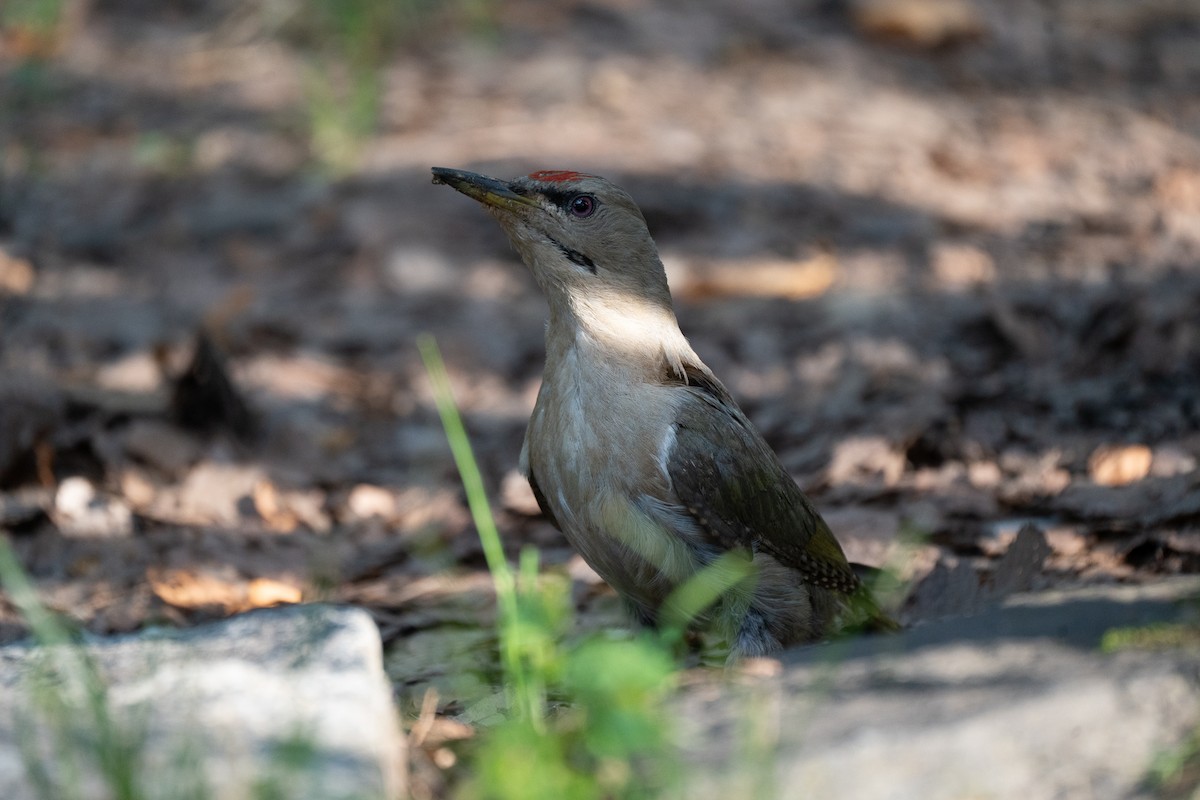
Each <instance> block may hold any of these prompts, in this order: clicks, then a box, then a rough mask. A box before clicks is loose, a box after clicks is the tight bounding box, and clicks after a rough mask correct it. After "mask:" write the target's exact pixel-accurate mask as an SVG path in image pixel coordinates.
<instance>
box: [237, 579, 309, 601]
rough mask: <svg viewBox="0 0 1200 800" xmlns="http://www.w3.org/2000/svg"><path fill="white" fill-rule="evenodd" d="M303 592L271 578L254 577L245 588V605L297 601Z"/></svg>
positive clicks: (300, 598)
mask: <svg viewBox="0 0 1200 800" xmlns="http://www.w3.org/2000/svg"><path fill="white" fill-rule="evenodd" d="M302 599H303V593H302V592H301V591H300V589H298V588H297V587H295V586H292V585H291V584H289V583H284V582H283V581H277V580H272V579H271V578H255V579H254V580H252V581H250V586H249V587H248V588H247V590H246V605H248V606H249V607H250V608H266V607H268V606H277V605H281V604H285V603H299V602H300V601H301V600H302Z"/></svg>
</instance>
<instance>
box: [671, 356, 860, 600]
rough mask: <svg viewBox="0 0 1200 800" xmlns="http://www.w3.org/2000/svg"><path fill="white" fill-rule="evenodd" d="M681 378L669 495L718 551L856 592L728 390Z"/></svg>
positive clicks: (846, 568)
mask: <svg viewBox="0 0 1200 800" xmlns="http://www.w3.org/2000/svg"><path fill="white" fill-rule="evenodd" d="M688 378H689V384H688V385H687V387H686V388H683V389H682V391H684V392H685V393H686V394H685V396H684V399H683V402H682V403H681V405H680V408H679V411H678V414H677V416H676V424H675V444H674V447H672V448H671V449H670V452H669V453H668V454H667V457H666V462H665V464H664V466H665V468H666V471H667V474H668V476H669V478H670V481H671V489H672V492H673V494H674V495H675V497H674V498H672V499H673V500H674V501H675V502H677V503H678V505H679V506H681V507H682V508H683V509H685V510H686V511H687V513H688V514H689V515H690V516H691V517H692V518H694V519H695V521H696V523H697V525H698V526H699V527H700V529H701V531H702V532H703V533H704V534H705V535H706V536H708V537H710V538H711V539H712V540H713V541H714V542H716V543H717V544H718V545H719V546H720V547H721V548H722V549H730V548H734V547H739V546H740V547H745V548H747V549H750V550H755V551H764V552H766V553H769V554H770V555H771V556H773V557H774V558H775V559H776V560H777V561H779V562H780V563H782V564H784V565H786V566H789V567H792V568H793V569H796V570H797V571H799V572H800V573H801V574H802V575H803V576H804V578H805V580H807V581H808V582H810V583H812V584H815V585H817V586H821V587H823V588H826V589H830V590H833V591H836V592H841V593H844V594H850V593H853V592H855V591H857V590H858V588H859V586H860V584H859V581H858V578H857V577H856V576H855V575H854V572H853V571H852V570H851V569H850V565H849V563H848V562H847V560H846V556H845V554H844V553H843V552H842V548H841V545H839V544H838V541H837V539H835V538H834V536H833V533H832V532H831V531H830V530H829V526H828V525H826V524H825V521H824V520H823V519H821V516H820V514H818V513H817V511H816V509H815V508H813V506H812V504H811V503H810V502H809V500H808V498H807V497H805V496H804V493H803V492H801V491H800V488H799V487H798V486H797V485H796V483H795V482H794V481H793V480H792V478H791V476H790V475H788V473H787V471H786V470H785V469H784V468H783V465H782V464H780V463H779V459H778V458H777V457H776V456H775V453H774V451H772V450H771V448H770V446H769V445H768V444H767V443H766V442H765V441H763V438H762V436H761V435H759V433H758V431H756V430H755V429H754V427H753V426H752V425H751V424H750V421H749V420H748V419H746V416H745V415H744V414H743V413H742V412H741V410H740V409H739V408H738V407H737V405H736V404H735V403H734V402H733V400H732V398H730V397H729V394H728V392H726V391H725V389H724V387H722V386H721V385H720V384H719V383H717V382H716V381H715V380H704V379H703V378H704V376H702V375H695V376H694V375H692V374H691V373H690V371H689V375H688ZM698 379H699V380H698Z"/></svg>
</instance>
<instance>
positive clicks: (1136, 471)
mask: <svg viewBox="0 0 1200 800" xmlns="http://www.w3.org/2000/svg"><path fill="white" fill-rule="evenodd" d="M1153 461H1154V454H1153V453H1152V452H1151V450H1150V448H1149V447H1146V446H1145V445H1144V444H1134V445H1103V446H1101V447H1097V448H1096V450H1095V451H1094V452H1093V453H1092V456H1091V458H1089V459H1088V474H1089V475H1090V476H1091V478H1092V480H1093V481H1094V482H1096V483H1098V484H1100V485H1101V486H1124V485H1126V484H1129V483H1135V482H1136V481H1140V480H1141V479H1142V478H1145V477H1146V476H1147V475H1149V474H1150V465H1151V463H1153Z"/></svg>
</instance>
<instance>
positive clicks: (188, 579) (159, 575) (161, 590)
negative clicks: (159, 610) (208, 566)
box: [146, 568, 246, 614]
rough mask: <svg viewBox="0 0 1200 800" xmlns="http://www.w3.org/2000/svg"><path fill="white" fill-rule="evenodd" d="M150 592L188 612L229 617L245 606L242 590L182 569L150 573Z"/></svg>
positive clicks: (168, 603)
mask: <svg viewBox="0 0 1200 800" xmlns="http://www.w3.org/2000/svg"><path fill="white" fill-rule="evenodd" d="M146 579H147V580H148V581H149V582H150V588H151V589H152V590H153V591H154V593H155V594H156V595H158V597H159V599H161V600H162V601H163V602H164V603H166V604H167V605H172V606H175V607H176V608H184V609H188V610H193V611H195V610H209V611H211V610H214V609H217V610H220V611H223V612H224V613H226V614H232V613H235V612H237V611H240V610H242V609H243V608H244V607H245V605H246V587H245V584H244V583H242V582H241V581H238V582H236V583H233V582H230V581H227V580H223V579H221V578H218V577H217V576H216V575H213V574H211V573H207V572H192V571H191V570H186V569H168V570H161V569H154V568H152V569H150V570H148V571H147V573H146Z"/></svg>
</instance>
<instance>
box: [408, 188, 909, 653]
mask: <svg viewBox="0 0 1200 800" xmlns="http://www.w3.org/2000/svg"><path fill="white" fill-rule="evenodd" d="M432 172H433V183H435V184H445V185H448V186H450V187H452V188H453V189H456V190H457V191H459V192H461V193H462V194H464V195H466V196H467V197H470V198H472V199H474V200H476V201H478V202H479V203H481V204H482V205H483V206H484V208H485V209H486V210H487V211H488V212H490V213H491V215H492V216H493V217H495V219H496V220H497V221H498V222H499V223H500V226H501V228H502V229H503V230H504V232H505V233H506V234H507V236H508V238H509V240H510V242H511V243H512V245H513V247H514V248H515V249H516V251H517V253H518V254H519V255H520V256H521V258H522V260H523V261H524V262H525V264H526V265H527V266H528V268H529V269H530V271H531V272H532V274H533V278H534V280H535V282H536V283H537V284H538V286H539V287H540V288H541V290H542V292H543V293H544V294H545V296H546V300H547V304H548V307H549V319H548V321H547V323H546V331H545V349H546V359H545V367H544V371H543V375H542V383H541V387H540V389H539V391H538V395H537V400H536V401H535V404H534V408H533V412H532V415H531V417H530V420H529V425H528V428H527V429H526V434H525V440H524V444H523V446H522V449H521V455H520V468H521V470H522V472H524V474H525V476H526V478H527V479H528V481H529V485H530V487H531V489H532V490H533V494H534V497H535V498H536V499H537V503H538V506H539V507H540V508H541V510H542V512H543V513H544V514H545V516H546V517H547V518H549V520H550V521H551V522H552V523H553V524H554V525H555V526H556V527H557V528H558V529H559V530H561V531H562V533H563V534H564V535H565V537H566V539H567V540H568V542H569V543H570V544H571V545H572V546H573V547H574V548H575V549H576V550H577V551H578V552H579V554H580V555H581V556H582V557H583V559H584V561H586V562H587V563H588V565H589V566H591V567H592V569H593V570H595V572H596V573H598V574H599V575H600V577H602V578H603V579H604V580H605V581H606V582H607V583H608V584H609V585H611V586H612V587H613V588H614V589H615V590H616V592H617V593H618V594H619V595H620V596H621V598H622V599H623V600H624V602H625V605H626V607H627V608H628V610H629V611H630V613H631V615H632V617H633V618H634V620H635V621H636V622H638V623H641V624H642V625H645V626H650V627H655V626H660V625H661V624H662V622H663V621H664V619H666V618H667V617H668V616H669V613H670V611H671V609H669V608H667V607H666V606H665V604H667V603H669V602H672V598H673V597H675V595H673V594H672V593H673V592H674V591H675V590H676V589H677V588H678V587H680V586H681V585H683V584H684V583H686V582H687V581H688V580H689V579H690V578H691V577H693V576H695V575H696V574H697V573H698V572H699V571H701V570H702V569H703V568H704V567H706V566H707V565H710V564H713V563H714V562H716V561H717V559H719V558H721V557H722V556H723V555H725V554H730V553H732V554H736V555H740V556H741V557H742V559H743V563H744V564H746V565H747V566H748V570H749V574H748V575H747V576H746V578H745V579H744V580H741V581H739V582H738V583H737V584H736V585H735V586H733V587H729V588H728V589H727V590H726V591H725V592H724V594H723V595H722V596H721V597H720V598H719V600H718V601H717V602H716V604H715V605H714V606H713V607H712V608H710V609H709V610H708V612H707V613H706V614H705V615H704V616H703V617H702V619H701V620H700V621H699V622H700V623H701V624H702V625H707V626H710V627H712V628H714V629H715V630H716V631H717V633H718V634H719V635H720V636H722V637H723V638H724V639H725V641H726V642H727V644H728V647H729V650H730V654H731V655H730V658H731V659H736V658H740V657H754V656H770V655H773V654H776V653H778V652H779V651H781V650H782V649H784V648H787V647H790V646H793V645H797V644H802V643H809V642H813V641H817V640H820V639H823V638H826V637H828V636H830V635H832V634H834V633H836V632H838V631H839V630H841V629H843V628H845V627H847V626H857V627H865V628H869V629H877V630H894V629H895V628H896V623H895V622H894V621H893V620H892V619H891V618H890V616H888V614H887V613H886V612H884V611H883V610H882V608H881V607H880V606H879V604H878V603H877V602H876V600H875V598H874V597H873V595H872V594H871V592H870V590H869V589H868V587H867V586H866V585H865V584H864V582H863V581H862V579H860V577H859V574H858V573H857V572H856V570H855V568H854V567H852V566H851V564H850V563H849V562H848V560H847V558H846V555H845V553H844V551H843V550H842V547H841V545H840V544H839V543H838V540H837V539H836V538H835V536H834V535H833V533H832V531H831V530H830V528H829V526H828V525H827V524H826V523H825V521H824V520H823V519H822V517H821V515H820V514H819V513H818V512H817V510H816V508H815V507H814V506H813V504H812V502H811V501H810V500H809V499H808V497H806V496H805V494H804V492H803V491H802V490H801V489H800V487H799V486H798V485H797V484H796V482H795V481H794V480H793V479H792V477H791V476H790V475H789V474H788V472H787V470H786V469H785V467H784V466H783V465H782V463H781V462H780V460H779V458H778V457H777V455H776V454H775V452H774V451H773V450H772V448H771V447H770V445H768V444H767V442H766V441H765V440H764V439H763V437H762V435H761V434H760V433H759V432H758V430H757V429H756V428H755V427H754V425H753V424H752V423H751V421H750V420H749V419H748V418H747V416H746V414H745V413H743V411H742V410H741V408H740V407H739V406H738V404H737V402H736V401H735V400H734V398H733V396H732V395H731V394H730V392H729V391H728V390H727V389H726V388H725V386H724V384H722V383H721V381H720V380H718V379H717V377H716V376H715V375H714V374H713V372H712V370H710V369H709V368H708V366H707V365H705V363H704V362H703V361H702V360H701V359H700V357H699V356H698V355H697V354H696V352H695V351H694V350H693V349H692V347H691V345H690V344H689V343H688V340H687V338H686V337H685V336H684V334H683V332H682V331H681V330H680V327H679V324H678V321H677V319H676V315H675V311H674V306H673V303H672V299H671V292H670V289H669V287H668V284H667V276H666V272H665V270H664V268H663V264H662V261H661V259H660V257H659V254H658V249H657V246H656V245H655V243H654V239H653V238H652V237H651V234H650V230H649V227H648V226H647V224H646V220H645V218H644V217H643V215H642V212H641V210H640V209H639V208H638V206H637V204H636V203H635V202H634V200H633V198H632V197H631V196H630V195H629V194H628V193H627V192H626V191H624V190H623V189H621V188H619V187H618V186H616V185H615V184H613V183H611V182H609V181H608V180H606V179H604V178H601V177H597V176H595V175H590V174H586V173H581V172H575V171H572V170H539V171H536V172H532V173H530V174H528V175H526V176H524V177H520V178H516V179H513V180H501V179H497V178H492V177H488V176H485V175H480V174H477V173H474V172H468V171H465V170H460V169H451V168H446V167H433V168H432ZM855 566H857V565H855Z"/></svg>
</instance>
